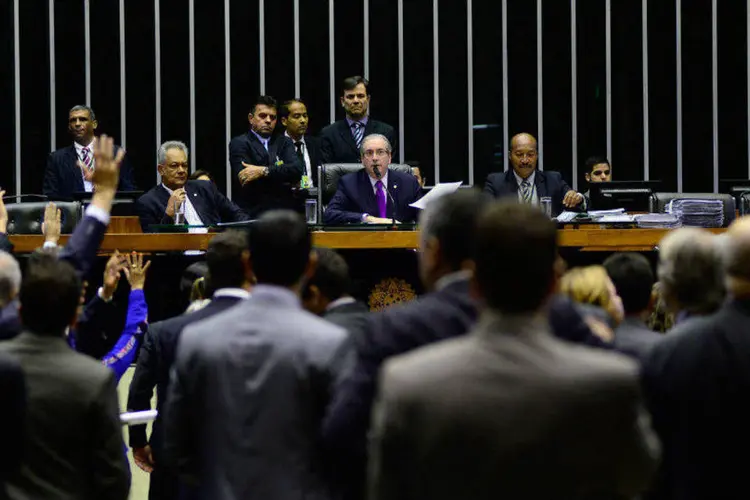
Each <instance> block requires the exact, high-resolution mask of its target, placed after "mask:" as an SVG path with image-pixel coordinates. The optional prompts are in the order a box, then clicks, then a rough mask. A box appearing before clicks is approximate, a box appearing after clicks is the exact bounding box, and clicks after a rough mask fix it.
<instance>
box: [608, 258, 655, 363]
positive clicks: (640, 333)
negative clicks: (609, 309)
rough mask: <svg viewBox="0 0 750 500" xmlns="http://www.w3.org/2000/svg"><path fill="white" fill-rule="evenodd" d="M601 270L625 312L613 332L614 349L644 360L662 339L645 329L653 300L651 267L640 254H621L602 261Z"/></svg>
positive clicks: (652, 273)
mask: <svg viewBox="0 0 750 500" xmlns="http://www.w3.org/2000/svg"><path fill="white" fill-rule="evenodd" d="M604 268H605V269H606V270H607V274H608V275H609V277H610V279H611V280H612V283H614V285H615V289H616V290H617V295H619V296H620V299H621V300H622V306H623V311H624V312H625V317H624V318H623V320H622V322H621V323H620V325H619V326H618V327H617V329H616V330H615V348H616V349H617V350H618V351H620V352H622V353H624V354H627V355H629V356H632V357H634V358H636V359H639V360H640V359H643V358H644V356H645V355H646V354H647V353H648V351H649V350H650V349H651V348H652V347H653V346H654V345H656V343H658V342H659V340H660V339H661V338H662V337H661V335H659V334H658V333H656V332H654V331H653V330H651V329H650V328H649V327H648V326H646V319H648V317H649V315H650V314H651V311H652V310H653V307H654V302H655V300H656V297H655V294H654V293H653V287H654V272H653V271H652V270H651V264H650V263H649V261H648V259H646V257H644V256H643V255H641V254H639V253H636V252H620V253H616V254H614V255H611V256H610V257H608V258H607V259H606V260H605V261H604Z"/></svg>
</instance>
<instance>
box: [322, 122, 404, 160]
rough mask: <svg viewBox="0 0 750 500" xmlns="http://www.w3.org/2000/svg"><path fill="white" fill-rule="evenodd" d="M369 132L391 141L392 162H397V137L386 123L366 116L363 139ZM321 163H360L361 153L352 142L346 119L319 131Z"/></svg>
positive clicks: (352, 137)
mask: <svg viewBox="0 0 750 500" xmlns="http://www.w3.org/2000/svg"><path fill="white" fill-rule="evenodd" d="M370 134H381V135H384V136H385V137H386V138H387V139H388V142H390V143H391V149H392V151H393V160H392V161H393V163H398V153H397V151H398V142H397V141H398V137H397V136H396V131H395V130H394V129H393V127H391V126H390V125H388V124H387V123H383V122H379V121H377V120H373V119H372V118H368V120H367V125H366V126H365V133H364V136H363V139H364V138H365V137H367V136H368V135H370ZM320 140H321V146H322V150H323V163H360V161H361V158H362V155H360V153H359V149H357V143H356V142H354V136H353V135H352V129H351V128H349V123H348V122H347V121H346V120H339V121H337V122H334V123H332V124H330V125H328V126H326V127H324V128H323V130H321V131H320Z"/></svg>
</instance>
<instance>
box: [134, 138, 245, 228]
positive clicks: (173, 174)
mask: <svg viewBox="0 0 750 500" xmlns="http://www.w3.org/2000/svg"><path fill="white" fill-rule="evenodd" d="M158 162H159V164H158V165H157V167H156V168H157V170H158V171H159V175H160V176H161V184H159V185H158V186H156V187H154V188H152V189H151V190H150V191H148V192H147V193H145V194H144V195H143V196H141V197H140V198H138V201H136V203H135V210H136V213H137V214H138V218H139V219H140V221H141V228H143V231H144V232H151V231H154V230H155V229H156V228H155V227H154V226H155V225H160V224H174V223H175V222H176V221H175V211H178V212H179V213H181V214H184V221H182V223H184V224H190V225H191V226H210V225H214V224H216V223H218V222H239V221H242V220H246V219H247V215H246V214H245V213H244V212H243V211H242V210H240V209H239V208H238V207H237V205H235V204H234V203H232V202H231V201H229V200H228V199H227V198H226V197H225V196H224V195H223V194H221V193H220V192H219V191H218V189H216V185H215V184H214V183H212V182H203V181H189V180H188V148H187V146H185V144H184V143H182V142H179V141H167V142H165V143H164V144H162V145H161V147H160V148H159V153H158Z"/></svg>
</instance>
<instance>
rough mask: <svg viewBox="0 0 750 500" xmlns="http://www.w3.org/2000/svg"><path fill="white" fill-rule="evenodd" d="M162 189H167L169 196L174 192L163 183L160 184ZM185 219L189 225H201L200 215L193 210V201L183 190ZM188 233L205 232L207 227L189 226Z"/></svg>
mask: <svg viewBox="0 0 750 500" xmlns="http://www.w3.org/2000/svg"><path fill="white" fill-rule="evenodd" d="M161 187H163V188H164V189H166V190H167V193H169V196H172V193H174V190H172V189H169V188H168V187H167V186H165V185H164V184H163V183H162V185H161ZM185 220H186V221H187V223H188V224H189V225H191V226H202V225H203V221H202V220H201V218H200V216H199V215H198V212H197V211H196V210H195V207H194V206H193V203H192V202H191V201H190V193H187V191H186V192H185ZM188 232H189V233H207V232H208V228H205V227H189V228H188Z"/></svg>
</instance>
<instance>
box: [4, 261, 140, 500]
mask: <svg viewBox="0 0 750 500" xmlns="http://www.w3.org/2000/svg"><path fill="white" fill-rule="evenodd" d="M19 295H20V314H21V321H22V323H23V325H24V329H25V331H24V332H23V333H22V334H21V335H19V336H17V337H16V338H14V339H12V340H7V341H5V342H0V352H4V353H8V354H11V355H13V356H15V357H16V358H17V359H18V361H19V362H20V364H21V366H22V368H23V372H24V376H25V379H26V387H27V393H28V402H27V406H26V415H27V416H26V419H25V421H24V426H23V428H22V429H14V432H20V433H21V434H22V435H23V441H24V443H23V446H22V449H23V454H22V464H21V467H20V469H19V470H18V471H17V472H16V473H15V474H12V475H11V476H10V477H9V478H8V479H7V480H6V483H5V484H6V491H7V494H8V496H9V497H10V498H13V499H16V498H18V499H22V498H24V499H25V498H107V499H113V500H118V499H122V500H125V499H126V498H127V497H128V492H129V490H130V474H129V472H128V464H127V459H126V458H125V454H124V453H123V442H122V428H121V426H120V418H119V409H118V404H117V390H116V383H115V374H114V372H113V371H112V370H110V369H109V368H107V367H106V366H104V365H103V364H102V363H101V362H100V361H99V360H95V359H91V358H90V357H88V356H86V355H83V354H80V353H77V352H75V351H74V350H73V349H71V348H70V347H69V346H68V343H67V342H66V340H65V338H64V336H65V331H66V329H67V328H69V327H70V326H72V325H73V324H74V323H75V319H76V313H77V309H78V305H79V302H80V297H81V280H80V279H79V278H78V276H77V275H76V271H75V269H73V266H71V265H70V264H69V263H68V262H65V261H62V260H59V259H58V258H57V256H56V255H54V254H53V253H48V252H39V253H36V254H34V255H32V256H31V258H30V259H29V262H28V265H27V269H26V276H25V277H24V281H23V284H22V285H21V292H20V294H19ZM15 452H16V450H13V453H15Z"/></svg>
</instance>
